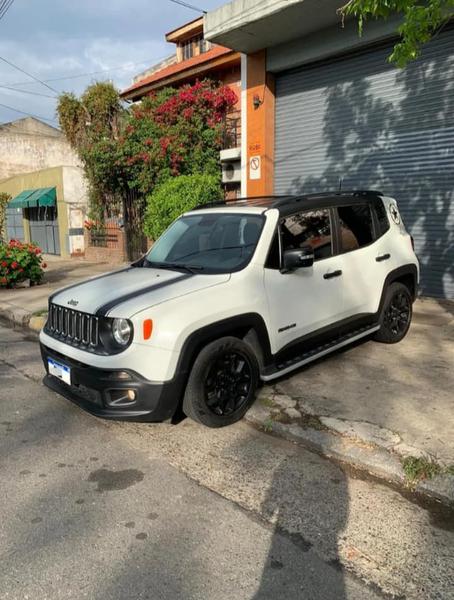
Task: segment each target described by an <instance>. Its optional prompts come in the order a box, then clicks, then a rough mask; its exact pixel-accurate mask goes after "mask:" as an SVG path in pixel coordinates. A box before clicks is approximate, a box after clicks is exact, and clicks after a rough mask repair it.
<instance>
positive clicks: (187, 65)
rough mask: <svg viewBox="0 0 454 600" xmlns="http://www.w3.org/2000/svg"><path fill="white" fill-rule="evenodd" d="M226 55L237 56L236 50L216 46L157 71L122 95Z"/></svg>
mask: <svg viewBox="0 0 454 600" xmlns="http://www.w3.org/2000/svg"><path fill="white" fill-rule="evenodd" d="M226 54H235V52H234V50H230V48H224V47H223V46H214V47H213V48H211V50H208V52H203V54H199V55H198V56H193V57H192V58H189V59H187V60H184V61H182V62H179V63H175V64H173V65H169V66H168V67H165V68H164V69H161V70H160V71H156V72H155V73H152V74H151V75H149V76H148V77H145V78H144V79H142V80H141V81H138V82H137V83H135V84H134V85H131V86H130V87H129V88H126V89H125V90H123V91H122V92H121V95H122V96H124V95H126V94H129V93H130V92H133V91H134V90H139V89H140V88H142V87H145V86H147V85H149V84H150V83H156V82H157V81H160V80H161V79H166V78H167V77H170V76H171V75H176V74H177V73H183V72H184V71H187V70H188V69H191V68H192V67H196V66H197V65H202V64H204V63H207V62H209V61H210V60H213V59H214V58H219V57H220V56H224V55H226Z"/></svg>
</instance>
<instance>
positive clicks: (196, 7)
mask: <svg viewBox="0 0 454 600" xmlns="http://www.w3.org/2000/svg"><path fill="white" fill-rule="evenodd" d="M169 2H173V3H174V4H179V5H180V6H184V7H185V8H189V9H190V10H195V11H196V12H199V13H203V14H204V15H206V14H207V11H206V10H203V9H201V8H199V7H198V6H194V5H193V4H188V3H187V2H182V0H169Z"/></svg>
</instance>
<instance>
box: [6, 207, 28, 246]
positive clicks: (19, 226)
mask: <svg viewBox="0 0 454 600" xmlns="http://www.w3.org/2000/svg"><path fill="white" fill-rule="evenodd" d="M6 239H7V240H8V241H9V240H19V241H20V242H23V241H24V222H23V219H22V209H21V208H7V209H6Z"/></svg>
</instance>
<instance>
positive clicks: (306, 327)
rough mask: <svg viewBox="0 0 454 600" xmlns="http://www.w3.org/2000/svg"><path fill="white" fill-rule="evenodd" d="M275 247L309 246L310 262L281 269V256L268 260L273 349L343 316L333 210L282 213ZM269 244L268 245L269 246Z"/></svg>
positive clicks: (341, 284) (267, 288)
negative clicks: (310, 252)
mask: <svg viewBox="0 0 454 600" xmlns="http://www.w3.org/2000/svg"><path fill="white" fill-rule="evenodd" d="M277 236H278V238H276V240H279V244H277V243H275V244H274V250H275V251H279V252H280V254H281V255H282V254H283V252H285V250H289V249H295V248H302V247H304V246H310V247H311V248H312V249H313V251H314V258H315V260H314V264H313V265H312V266H311V267H304V268H300V269H297V270H295V271H292V272H290V273H283V272H282V271H281V270H280V269H279V266H280V264H282V262H279V261H277V260H275V259H274V260H273V259H271V260H269V261H268V263H267V267H266V268H265V275H264V278H265V293H266V296H267V301H268V307H269V328H270V333H271V336H270V337H271V344H272V351H273V353H275V352H277V351H279V350H281V349H282V348H283V347H284V346H286V345H287V344H290V343H292V342H294V341H296V340H298V339H299V338H301V337H303V336H305V335H307V334H309V333H312V332H314V331H316V330H317V329H321V328H323V327H326V326H329V325H331V324H333V323H335V322H336V321H337V320H339V319H340V318H341V317H342V312H343V291H342V290H343V282H342V273H341V269H340V266H339V265H340V261H339V257H338V256H334V243H333V223H332V211H331V209H329V208H324V209H313V210H306V211H301V212H298V213H296V214H293V215H290V216H288V217H285V218H282V219H281V222H280V224H279V231H278V234H277ZM272 251H273V248H272V249H271V252H272Z"/></svg>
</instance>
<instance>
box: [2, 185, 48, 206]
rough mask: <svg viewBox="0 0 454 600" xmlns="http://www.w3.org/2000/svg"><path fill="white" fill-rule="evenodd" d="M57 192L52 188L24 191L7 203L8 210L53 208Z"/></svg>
mask: <svg viewBox="0 0 454 600" xmlns="http://www.w3.org/2000/svg"><path fill="white" fill-rule="evenodd" d="M56 201H57V190H56V188H54V187H49V188H36V189H34V190H24V191H23V192H21V193H20V194H19V195H18V196H16V197H15V198H13V199H12V200H10V202H8V208H32V207H35V206H55V203H56Z"/></svg>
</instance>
